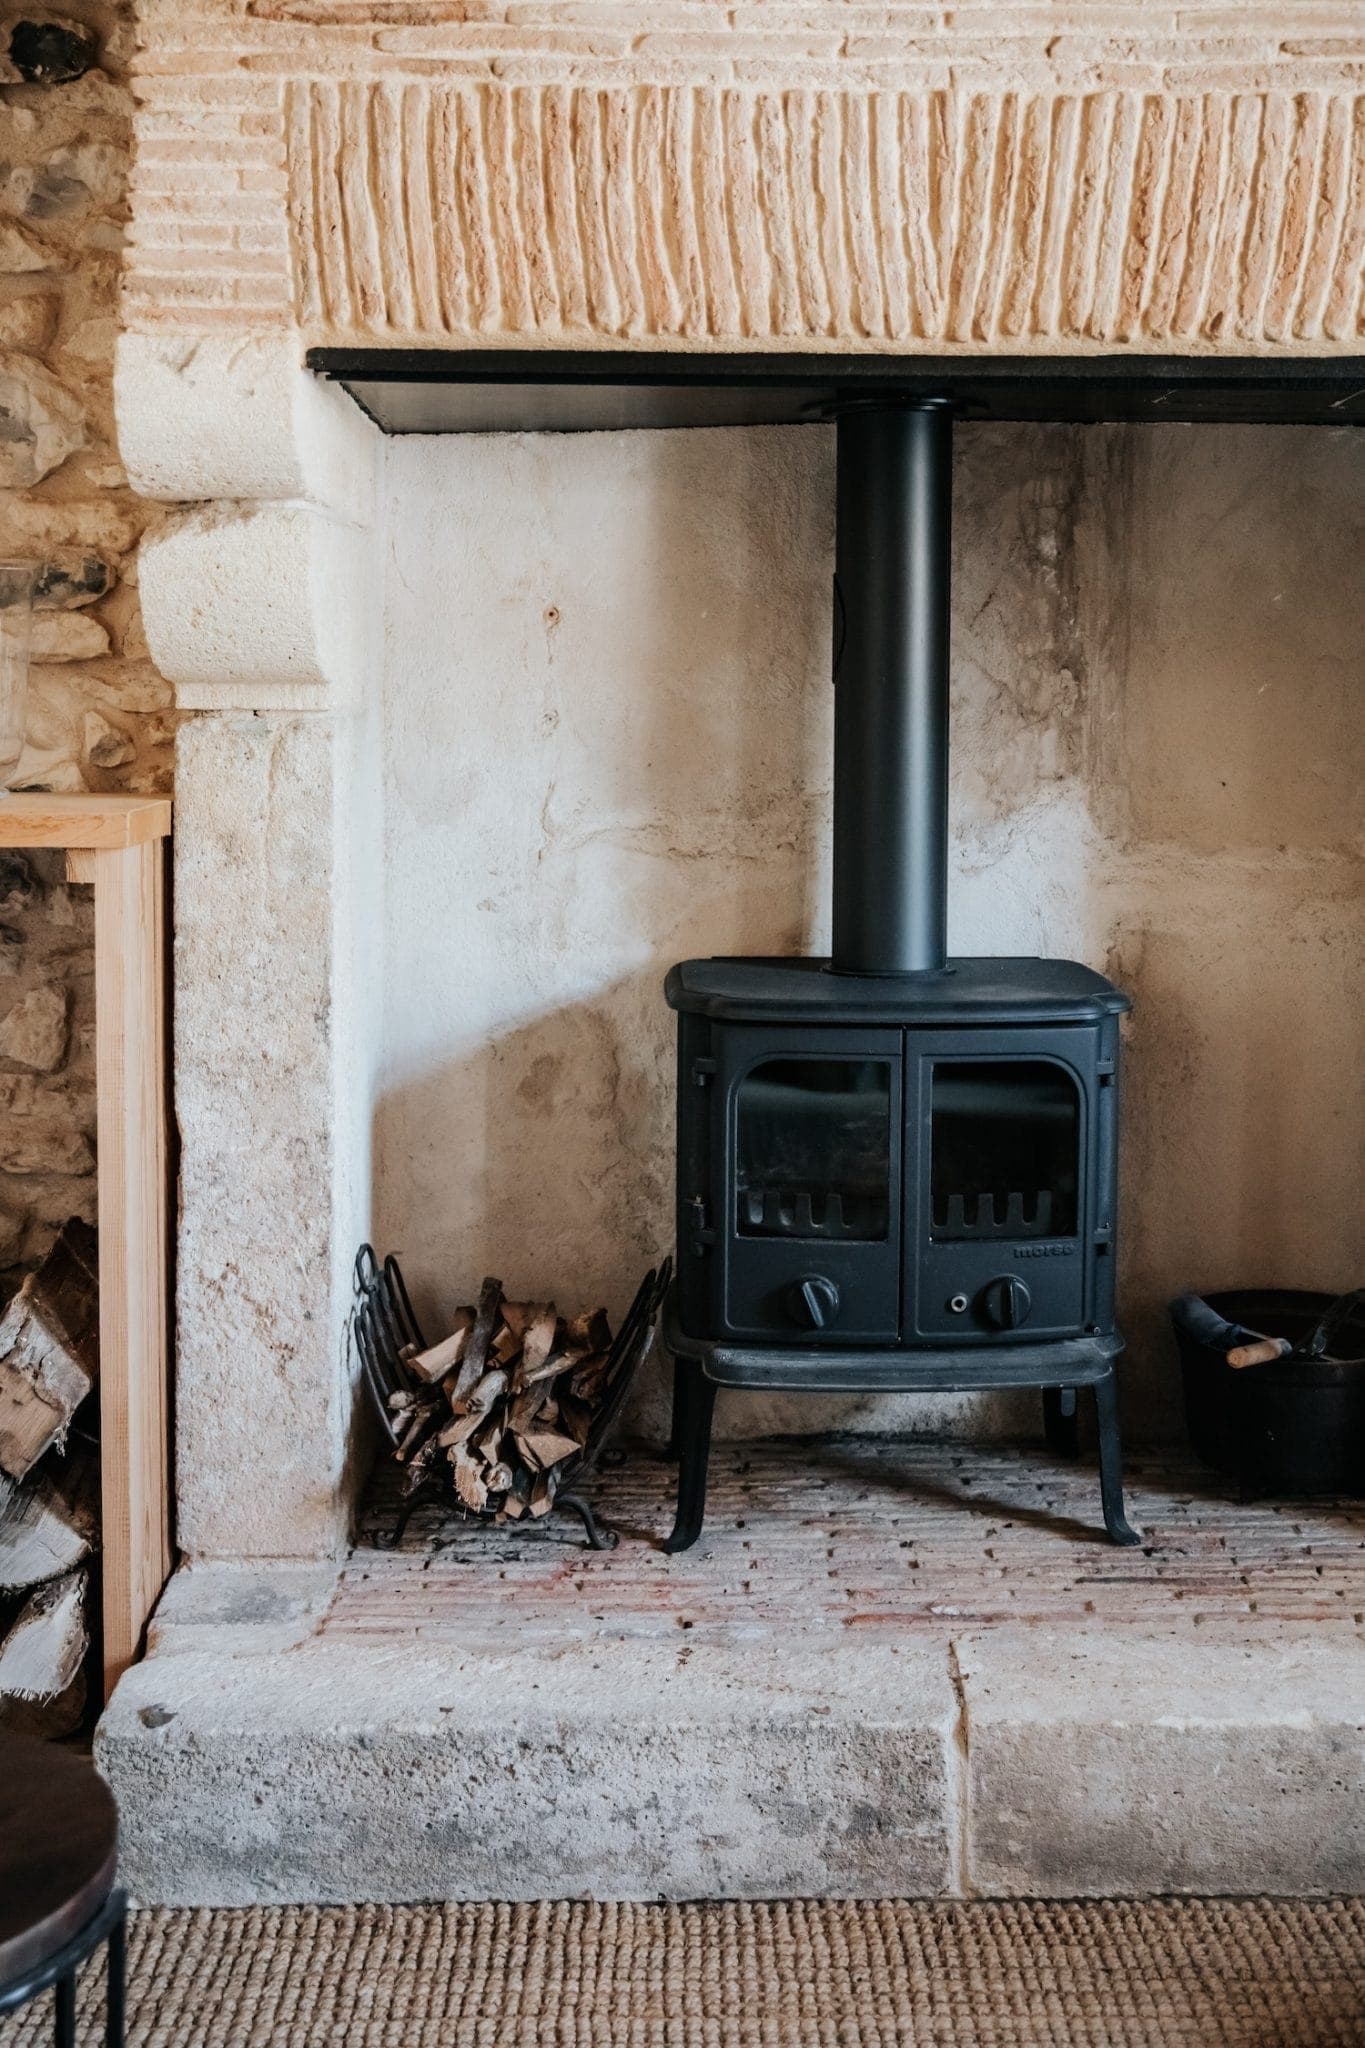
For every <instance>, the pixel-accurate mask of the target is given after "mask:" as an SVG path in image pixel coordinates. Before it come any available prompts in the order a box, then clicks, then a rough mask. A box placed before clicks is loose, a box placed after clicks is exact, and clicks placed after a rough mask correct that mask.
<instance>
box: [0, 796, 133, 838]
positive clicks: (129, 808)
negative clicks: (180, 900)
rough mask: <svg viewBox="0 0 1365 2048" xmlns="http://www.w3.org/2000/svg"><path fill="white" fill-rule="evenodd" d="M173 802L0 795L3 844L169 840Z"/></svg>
mask: <svg viewBox="0 0 1365 2048" xmlns="http://www.w3.org/2000/svg"><path fill="white" fill-rule="evenodd" d="M170 829H171V801H170V798H169V797H164V796H92V795H90V794H89V793H88V792H87V793H84V794H82V795H80V796H47V795H43V794H41V793H33V792H30V791H27V790H19V791H17V792H15V793H14V794H11V795H9V796H4V797H0V846H74V847H90V848H92V849H98V850H101V851H104V850H108V851H113V850H114V849H115V848H118V847H124V846H141V845H145V844H146V843H147V842H149V841H152V840H157V839H164V838H166V836H167V835H168V833H169V832H170Z"/></svg>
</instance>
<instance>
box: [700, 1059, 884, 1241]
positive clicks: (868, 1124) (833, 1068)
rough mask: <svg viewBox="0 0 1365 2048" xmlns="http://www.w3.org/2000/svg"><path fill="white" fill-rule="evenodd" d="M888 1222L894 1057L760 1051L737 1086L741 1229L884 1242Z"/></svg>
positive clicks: (737, 1224) (738, 1219)
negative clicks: (768, 1055) (765, 1054)
mask: <svg viewBox="0 0 1365 2048" xmlns="http://www.w3.org/2000/svg"><path fill="white" fill-rule="evenodd" d="M890 1223H891V1062H890V1061H889V1060H866V1059H864V1060H852V1059H839V1060H833V1059H818V1058H808V1057H799V1056H798V1057H794V1058H793V1057H790V1056H788V1057H784V1058H775V1059H766V1060H760V1061H759V1062H758V1064H757V1066H754V1067H751V1068H750V1069H749V1071H748V1073H747V1074H745V1075H744V1076H743V1078H742V1079H741V1080H740V1081H739V1083H738V1084H737V1086H736V1088H735V1227H736V1229H737V1230H738V1232H739V1235H740V1236H741V1237H785V1238H803V1239H806V1240H809V1241H810V1242H812V1243H821V1242H825V1241H828V1242H831V1243H835V1244H884V1243H885V1242H886V1238H887V1233H888V1231H889V1228H890Z"/></svg>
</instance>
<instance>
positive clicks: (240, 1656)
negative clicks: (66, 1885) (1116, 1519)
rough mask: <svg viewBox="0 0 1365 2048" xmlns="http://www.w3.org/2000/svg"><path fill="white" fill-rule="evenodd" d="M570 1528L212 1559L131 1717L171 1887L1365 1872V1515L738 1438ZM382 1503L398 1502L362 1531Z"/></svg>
mask: <svg viewBox="0 0 1365 2048" xmlns="http://www.w3.org/2000/svg"><path fill="white" fill-rule="evenodd" d="M668 1486H669V1475H668V1473H667V1472H666V1470H665V1469H664V1468H663V1467H662V1466H661V1465H660V1464H659V1462H658V1461H657V1460H656V1459H652V1458H650V1457H649V1456H648V1455H647V1454H645V1453H640V1454H638V1455H637V1456H635V1457H633V1458H632V1459H631V1461H630V1462H629V1463H628V1465H627V1466H626V1467H625V1469H624V1470H622V1471H621V1472H619V1473H610V1474H606V1475H604V1476H603V1479H602V1481H601V1483H600V1488H599V1497H600V1500H601V1504H602V1506H603V1508H604V1510H605V1512H606V1514H607V1516H608V1517H609V1519H611V1520H613V1521H615V1522H616V1524H617V1526H618V1527H620V1529H621V1530H622V1541H621V1544H620V1547H619V1548H618V1549H617V1550H615V1551H613V1552H607V1553H601V1554H594V1553H592V1552H589V1551H587V1550H585V1549H583V1548H582V1538H581V1532H580V1531H579V1530H578V1528H577V1525H576V1524H575V1523H573V1522H572V1521H570V1520H569V1519H567V1518H566V1519H564V1520H562V1521H560V1520H556V1521H554V1522H552V1523H551V1524H550V1525H549V1526H542V1527H538V1528H535V1529H530V1530H527V1529H524V1528H522V1529H514V1530H506V1531H489V1530H484V1529H480V1528H478V1527H475V1526H472V1525H467V1524H466V1525H460V1524H453V1525H452V1524H450V1523H448V1522H443V1521H441V1520H440V1519H439V1518H437V1517H435V1516H433V1515H430V1514H423V1515H422V1516H420V1517H419V1518H416V1519H415V1520H414V1523H413V1524H412V1525H411V1526H410V1528H409V1531H408V1533H407V1535H406V1536H405V1538H404V1541H403V1544H402V1546H401V1547H400V1548H399V1549H398V1550H397V1551H387V1550H385V1549H383V1548H380V1547H377V1546H376V1543H375V1541H374V1536H373V1534H372V1533H371V1534H367V1535H365V1536H362V1538H361V1540H359V1541H358V1542H357V1544H356V1545H355V1547H354V1548H353V1550H352V1551H351V1553H350V1554H349V1555H348V1557H347V1558H346V1559H345V1560H344V1561H343V1562H342V1563H341V1564H340V1565H325V1566H308V1567H305V1566H299V1565H277V1566H270V1565H260V1564H255V1563H253V1564H251V1565H244V1564H215V1565H200V1566H198V1567H196V1568H194V1569H192V1570H187V1571H184V1572H182V1573H181V1574H179V1575H178V1577H177V1578H176V1580H175V1581H173V1583H172V1585H171V1587H170V1589H169V1591H168V1593H167V1596H166V1598H165V1600H164V1601H163V1603H162V1608H161V1611H160V1613H159V1616H158V1619H157V1623H156V1626H155V1629H154V1632H153V1637H152V1642H151V1648H150V1654H149V1656H148V1658H147V1659H146V1661H145V1662H144V1663H142V1664H141V1665H139V1666H136V1667H135V1668H134V1669H133V1670H132V1671H130V1672H129V1673H128V1674H127V1676H126V1677H125V1678H124V1680H123V1681H122V1683H121V1684H120V1686H119V1688H118V1691H117V1693H116V1694H115V1697H114V1699H113V1701H112V1703H111V1705H110V1707H109V1710H108V1711H107V1713H106V1715H105V1717H104V1721H103V1722H102V1724H101V1729H100V1734H99V1738H98V1755H99V1759H100V1762H101V1764H102V1766H103V1768H104V1770H105V1771H106V1773H107V1774H108V1775H109V1777H110V1778H111V1780H112V1782H113V1783H114V1786H115V1789H116V1790H117V1792H118V1795H119V1798H120V1802H121V1805H122V1809H123V1843H124V1849H123V1856H124V1867H125V1871H126V1874H127V1878H128V1881H129V1882H130V1884H131V1885H132V1887H133V1889H134V1891H135V1893H136V1894H137V1896H139V1897H140V1898H143V1899H145V1900H148V1901H159V1902H166V1903H202V1904H216V1903H245V1902H250V1901H254V1900H272V1899H273V1900H298V1901H308V1900H347V1899H378V1900H386V1899H392V1900H396V1899H421V1898H509V1899H511V1898H535V1897H565V1896H583V1895H588V1896H593V1897H599V1898H652V1897H659V1896H662V1897H667V1898H689V1897H698V1896H728V1897H743V1896H763V1895H768V1896H797V1895H811V1894H829V1895H835V1896H868V1897H871V1896H894V1895H897V1894H911V1895H918V1896H953V1895H972V1894H976V1895H984V1896H1015V1895H1038V1894H1044V1895H1053V1896H1066V1895H1071V1894H1077V1893H1098V1894H1114V1895H1121V1894H1125V1893H1142V1892H1149V1891H1205V1892H1213V1891H1221V1892H1239V1891H1267V1890H1270V1891H1275V1890H1278V1891H1282V1892H1296V1893H1313V1892H1321V1891H1332V1890H1354V1889H1361V1888H1365V1745H1363V1743H1362V1724H1363V1723H1365V1649H1363V1644H1362V1629H1363V1628H1365V1519H1362V1516H1361V1513H1360V1511H1359V1510H1358V1509H1347V1508H1341V1507H1336V1506H1333V1505H1330V1504H1327V1505H1321V1504H1319V1505H1315V1506H1312V1507H1306V1506H1282V1507H1272V1506H1248V1505H1245V1504H1241V1503H1237V1502H1234V1501H1230V1500H1227V1499H1222V1498H1220V1497H1219V1496H1218V1493H1217V1489H1216V1487H1214V1486H1213V1485H1211V1483H1210V1481H1209V1479H1208V1477H1207V1475H1198V1476H1196V1475H1194V1474H1192V1473H1188V1472H1162V1471H1160V1470H1156V1469H1152V1470H1135V1472H1134V1475H1133V1483H1132V1484H1131V1486H1130V1507H1131V1512H1132V1515H1133V1517H1134V1519H1135V1520H1136V1521H1137V1522H1138V1523H1139V1524H1140V1525H1141V1526H1142V1528H1143V1529H1144V1531H1145V1532H1146V1542H1145V1545H1144V1548H1143V1549H1142V1550H1140V1551H1136V1552H1135V1551H1115V1550H1112V1549H1111V1548H1110V1547H1109V1546H1108V1545H1107V1544H1106V1543H1105V1542H1104V1540H1103V1537H1102V1535H1101V1534H1100V1532H1099V1530H1098V1527H1097V1499H1096V1489H1095V1483H1094V1477H1093V1474H1092V1473H1091V1472H1090V1471H1089V1469H1087V1468H1075V1467H1068V1466H1063V1465H1058V1464H1057V1463H1055V1462H1054V1461H1051V1460H1050V1459H1048V1458H1047V1457H1045V1456H1044V1455H1043V1454H1041V1453H1032V1452H1027V1451H1021V1452H1017V1453H1002V1452H998V1451H992V1452H973V1451H971V1450H969V1449H967V1448H965V1447H963V1446H962V1445H926V1444H895V1443H888V1442H886V1441H884V1440H867V1439H847V1440H839V1441H834V1442H829V1441H827V1442H824V1443H809V1442H806V1443H782V1444H765V1445H731V1446H727V1447H722V1448H720V1449H718V1451H717V1454H716V1458H715V1461H714V1479H713V1486H712V1500H711V1510H710V1514H709V1517H708V1523H707V1529H706V1532H705V1534H704V1535H703V1538H702V1541H701V1542H700V1544H699V1545H698V1546H697V1548H696V1549H695V1550H693V1551H691V1552H689V1553H687V1554H685V1555H684V1556H682V1557H676V1558H669V1557H666V1556H665V1555H664V1554H663V1552H662V1550H661V1549H660V1548H659V1541H660V1538H661V1536H662V1534H663V1533H664V1532H665V1531H666V1529H667V1526H668V1520H669V1516H668V1498H667V1496H668ZM390 1514H391V1503H388V1502H385V1501H383V1500H380V1501H377V1502H376V1503H375V1506H374V1510H373V1517H372V1522H371V1528H372V1529H373V1528H375V1527H378V1526H379V1525H381V1524H382V1523H383V1522H384V1520H385V1519H387V1517H388V1516H389V1515H390Z"/></svg>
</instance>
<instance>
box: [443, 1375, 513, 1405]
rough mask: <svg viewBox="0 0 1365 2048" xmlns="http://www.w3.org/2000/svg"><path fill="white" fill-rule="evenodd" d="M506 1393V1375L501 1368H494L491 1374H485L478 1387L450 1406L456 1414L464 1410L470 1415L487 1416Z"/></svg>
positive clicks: (471, 1389)
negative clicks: (455, 1410) (454, 1409)
mask: <svg viewBox="0 0 1365 2048" xmlns="http://www.w3.org/2000/svg"><path fill="white" fill-rule="evenodd" d="M506 1392H507V1374H506V1373H505V1372H504V1371H503V1370H502V1369H501V1367H496V1368H495V1369H494V1370H493V1371H492V1372H486V1373H485V1374H484V1376H483V1378H482V1379H481V1380H480V1381H479V1383H478V1385H477V1386H473V1387H471V1388H470V1389H469V1392H468V1393H467V1394H466V1395H465V1396H464V1399H463V1400H462V1401H461V1402H459V1403H458V1404H457V1403H455V1402H452V1403H451V1406H452V1407H455V1408H456V1409H457V1412H458V1411H459V1409H464V1410H467V1412H468V1413H469V1414H471V1415H487V1413H488V1411H489V1409H490V1408H492V1407H493V1406H494V1405H495V1404H496V1403H497V1402H499V1401H500V1400H501V1399H502V1397H503V1395H504V1394H505V1393H506Z"/></svg>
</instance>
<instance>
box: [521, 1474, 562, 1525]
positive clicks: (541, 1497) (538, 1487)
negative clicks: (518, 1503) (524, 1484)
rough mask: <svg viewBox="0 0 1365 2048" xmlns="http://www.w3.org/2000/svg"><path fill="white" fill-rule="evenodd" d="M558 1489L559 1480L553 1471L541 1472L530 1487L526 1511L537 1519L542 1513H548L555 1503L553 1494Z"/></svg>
mask: <svg viewBox="0 0 1365 2048" xmlns="http://www.w3.org/2000/svg"><path fill="white" fill-rule="evenodd" d="M558 1491H559V1481H558V1480H557V1479H556V1477H555V1475H554V1473H553V1472H542V1473H541V1474H540V1476H539V1477H538V1479H537V1480H536V1482H535V1485H534V1486H533V1487H532V1488H531V1498H530V1501H529V1503H528V1506H527V1513H528V1514H530V1515H532V1516H533V1517H534V1518H535V1519H536V1520H537V1521H539V1519H540V1517H541V1516H542V1515H548V1514H549V1512H550V1509H551V1508H552V1507H553V1506H554V1504H555V1495H556V1493H558Z"/></svg>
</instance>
